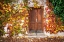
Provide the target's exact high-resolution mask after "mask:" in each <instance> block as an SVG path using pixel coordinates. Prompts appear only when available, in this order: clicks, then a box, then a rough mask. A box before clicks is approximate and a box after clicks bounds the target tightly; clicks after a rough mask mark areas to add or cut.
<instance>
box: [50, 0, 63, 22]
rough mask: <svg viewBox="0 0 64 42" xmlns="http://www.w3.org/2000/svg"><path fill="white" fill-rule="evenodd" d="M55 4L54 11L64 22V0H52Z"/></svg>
mask: <svg viewBox="0 0 64 42" xmlns="http://www.w3.org/2000/svg"><path fill="white" fill-rule="evenodd" d="M50 2H51V3H52V5H53V6H54V9H53V11H54V13H55V15H56V16H58V17H60V18H61V21H62V22H64V0H50Z"/></svg>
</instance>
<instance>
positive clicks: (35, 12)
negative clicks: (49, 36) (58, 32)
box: [29, 8, 43, 31]
mask: <svg viewBox="0 0 64 42" xmlns="http://www.w3.org/2000/svg"><path fill="white" fill-rule="evenodd" d="M42 15H43V9H41V8H32V10H30V12H29V31H30V30H35V31H37V30H43V27H42V25H43V24H42V20H43V19H42Z"/></svg>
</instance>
